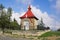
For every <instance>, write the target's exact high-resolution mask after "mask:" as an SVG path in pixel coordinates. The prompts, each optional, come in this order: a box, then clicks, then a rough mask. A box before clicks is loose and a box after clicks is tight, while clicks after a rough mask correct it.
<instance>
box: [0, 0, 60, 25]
mask: <svg viewBox="0 0 60 40" xmlns="http://www.w3.org/2000/svg"><path fill="white" fill-rule="evenodd" d="M0 4H3V5H4V6H5V8H8V7H11V8H12V9H13V11H14V12H16V13H19V14H20V13H21V12H25V11H26V10H27V7H28V5H29V4H30V5H33V6H34V7H36V8H37V9H39V10H41V11H42V13H44V12H47V14H48V16H50V17H52V18H54V20H56V21H58V22H60V0H0ZM38 15H39V14H38ZM55 23H56V22H55ZM57 24H58V23H57ZM59 26H60V23H59Z"/></svg>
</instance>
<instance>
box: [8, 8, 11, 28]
mask: <svg viewBox="0 0 60 40" xmlns="http://www.w3.org/2000/svg"><path fill="white" fill-rule="evenodd" d="M11 15H12V8H10V7H9V8H8V11H7V16H8V27H9V29H10V27H11V26H10V21H11V18H10V17H11Z"/></svg>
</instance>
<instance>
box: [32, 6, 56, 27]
mask: <svg viewBox="0 0 60 40" xmlns="http://www.w3.org/2000/svg"><path fill="white" fill-rule="evenodd" d="M32 12H33V13H34V15H35V16H36V17H37V18H39V19H41V17H42V18H43V22H44V23H45V25H46V26H49V27H51V28H52V27H53V26H54V21H55V20H54V19H53V18H51V17H50V16H49V15H48V13H47V12H42V11H41V10H40V9H37V8H36V7H34V6H32Z"/></svg>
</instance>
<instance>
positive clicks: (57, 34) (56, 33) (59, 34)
mask: <svg viewBox="0 0 60 40" xmlns="http://www.w3.org/2000/svg"><path fill="white" fill-rule="evenodd" d="M50 36H60V31H50V32H46V33H44V34H42V35H41V36H39V37H50Z"/></svg>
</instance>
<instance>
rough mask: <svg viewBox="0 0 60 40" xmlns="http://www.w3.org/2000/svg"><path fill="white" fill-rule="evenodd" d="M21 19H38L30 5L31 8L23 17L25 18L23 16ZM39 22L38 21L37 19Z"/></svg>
mask: <svg viewBox="0 0 60 40" xmlns="http://www.w3.org/2000/svg"><path fill="white" fill-rule="evenodd" d="M20 18H21V19H22V18H36V17H35V16H34V14H33V13H32V11H31V7H30V5H29V7H28V11H27V12H26V13H25V14H24V15H23V16H21V17H20ZM36 19H37V18H36ZM37 20H38V19H37Z"/></svg>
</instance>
